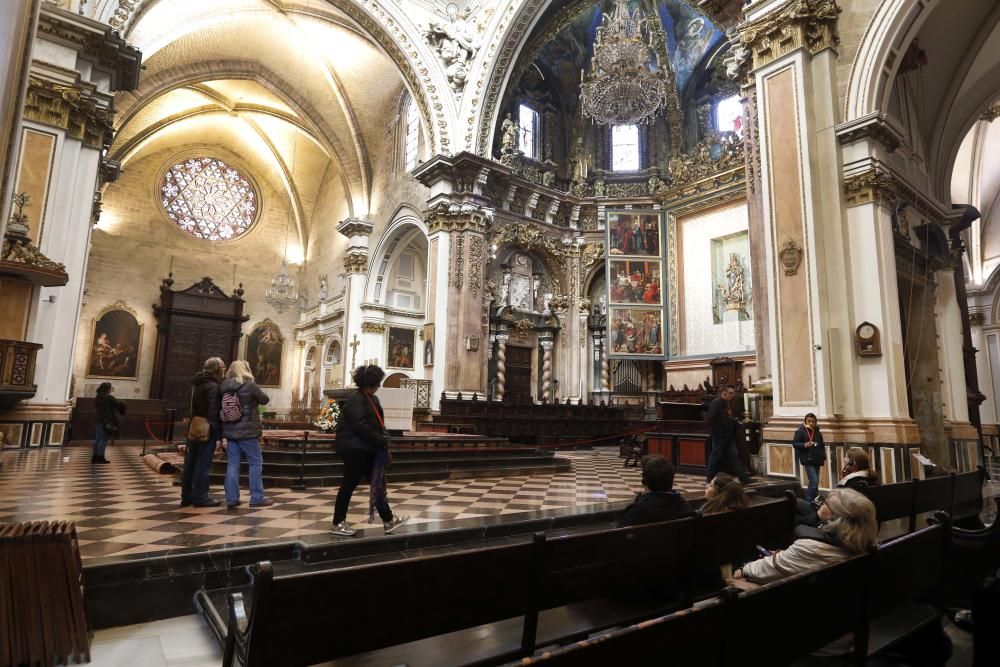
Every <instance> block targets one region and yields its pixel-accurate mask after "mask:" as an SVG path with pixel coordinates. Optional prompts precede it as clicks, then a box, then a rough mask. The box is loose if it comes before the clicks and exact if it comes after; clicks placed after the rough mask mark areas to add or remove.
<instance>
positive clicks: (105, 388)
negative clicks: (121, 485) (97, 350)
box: [90, 382, 125, 463]
mask: <svg viewBox="0 0 1000 667" xmlns="http://www.w3.org/2000/svg"><path fill="white" fill-rule="evenodd" d="M113 390H114V387H113V386H111V383H110V382H102V383H101V386H99V387H98V388H97V398H96V399H95V400H94V406H95V408H96V410H97V425H96V426H97V428H96V434H95V435H94V455H93V456H92V457H91V458H90V462H91V463H111V461H109V460H107V459H106V458H104V449H105V448H106V447H107V446H108V440H114V439H115V438H117V437H118V430H119V428H120V427H121V418H122V416H123V415H124V414H125V401H120V400H118V399H117V398H115V397H114V395H113V394H112V393H111V392H112V391H113Z"/></svg>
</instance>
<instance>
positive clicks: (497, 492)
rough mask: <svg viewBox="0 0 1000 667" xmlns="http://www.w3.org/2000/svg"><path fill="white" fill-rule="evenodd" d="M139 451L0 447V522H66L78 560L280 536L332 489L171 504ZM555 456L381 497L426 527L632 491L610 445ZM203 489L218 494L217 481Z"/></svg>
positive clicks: (327, 504)
mask: <svg viewBox="0 0 1000 667" xmlns="http://www.w3.org/2000/svg"><path fill="white" fill-rule="evenodd" d="M139 453H140V452H139V448H135V447H112V448H109V450H108V455H107V456H108V458H109V459H111V464H110V465H91V463H90V454H91V453H90V450H89V448H84V447H70V448H65V449H42V450H32V451H16V452H10V451H8V452H3V453H2V455H0V456H2V458H3V462H4V467H3V468H2V469H0V523H2V522H8V521H31V520H51V519H71V520H73V521H75V522H76V526H77V531H78V534H79V538H80V544H81V551H82V555H83V558H84V559H94V558H102V557H119V556H152V555H157V554H162V553H166V552H171V551H175V550H178V549H191V548H195V549H209V548H216V547H219V546H222V545H243V544H251V543H262V542H267V541H279V540H282V541H284V540H289V539H294V538H298V537H305V536H308V535H324V534H326V533H327V531H328V529H329V526H330V521H331V519H332V514H333V502H334V499H335V497H336V494H337V489H336V488H319V489H315V490H312V489H309V490H306V491H304V492H300V491H290V490H288V489H282V488H272V489H268V490H267V495H268V497H270V498H271V499H273V500H274V501H275V504H274V506H273V507H268V508H261V509H251V508H249V507H247V505H246V501H247V492H246V489H244V490H243V500H244V505H243V506H241V507H240V508H237V509H234V510H227V509H226V508H225V506H224V505H223V506H220V507H218V508H195V507H187V508H181V507H180V488H179V487H178V486H174V485H173V481H174V478H173V476H172V475H160V474H157V473H155V472H153V471H152V470H150V469H149V468H148V467H146V465H145V464H143V462H142V459H141V458H140V457H139ZM265 456H266V453H265ZM559 456H564V457H566V458H569V459H570V460H571V461H572V465H573V470H572V472H568V473H561V474H553V475H532V476H510V477H489V478H469V479H450V480H438V481H425V482H407V483H401V484H393V483H392V474H391V471H390V474H389V502H390V504H391V505H392V508H393V512H396V513H401V514H407V515H409V516H410V517H411V521H412V522H413V523H431V522H444V521H450V520H453V519H473V518H476V517H485V516H492V515H497V514H503V515H506V514H513V513H517V512H530V511H537V510H549V509H558V508H566V507H573V506H579V505H593V504H601V503H606V502H616V501H624V500H631V499H632V498H633V497H634V495H635V492H636V491H639V490H640V489H641V486H642V485H641V483H640V481H639V471H638V469H637V468H633V467H629V468H624V467H622V459H620V458H618V456H617V451H611V450H594V451H587V452H562V453H560V454H559ZM675 485H676V486H677V488H678V489H679V490H681V491H683V492H685V493H686V494H688V493H690V494H698V495H700V494H701V493H702V491H703V489H704V482H703V481H702V480H701V478H700V477H697V476H693V475H680V474H679V475H678V476H677V480H676V483H675ZM212 493H213V495H215V496H216V497H218V498H221V497H222V489H221V488H220V487H213V488H212ZM367 511H368V487H367V485H364V486H359V487H358V489H357V491H355V493H354V497H353V498H352V500H351V506H350V512H349V515H348V521H349V522H351V523H352V524H354V525H355V527H359V528H366V527H376V526H379V524H378V523H375V524H370V523H367ZM376 521H378V519H377V517H376ZM442 525H444V524H442Z"/></svg>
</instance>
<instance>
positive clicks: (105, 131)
mask: <svg viewBox="0 0 1000 667" xmlns="http://www.w3.org/2000/svg"><path fill="white" fill-rule="evenodd" d="M24 117H25V118H27V119H28V120H33V121H35V122H36V123H42V124H43V125H48V126H50V127H55V128H58V129H60V130H65V132H66V136H68V137H72V138H73V139H78V140H80V141H82V142H83V143H84V145H86V146H90V147H91V148H103V147H104V146H106V145H109V144H110V143H111V138H112V135H113V133H114V128H113V126H112V121H113V115H112V112H111V110H110V108H108V107H107V106H104V105H103V104H100V103H99V99H98V98H97V97H95V90H94V89H93V88H92V87H91V88H88V87H87V85H86V84H83V83H78V84H75V85H68V84H63V83H55V82H53V81H48V80H45V79H42V78H40V77H36V76H31V77H29V78H28V94H27V96H26V97H25V100H24Z"/></svg>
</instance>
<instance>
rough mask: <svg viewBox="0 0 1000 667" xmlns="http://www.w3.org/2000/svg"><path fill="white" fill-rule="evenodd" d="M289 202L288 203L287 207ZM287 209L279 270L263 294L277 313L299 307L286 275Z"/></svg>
mask: <svg viewBox="0 0 1000 667" xmlns="http://www.w3.org/2000/svg"><path fill="white" fill-rule="evenodd" d="M290 171H291V174H292V175H294V174H295V142H294V140H293V142H292V167H291V170H290ZM290 205H291V202H289V206H290ZM291 215H292V213H291V209H290V208H289V211H288V217H286V218H285V250H284V253H283V255H282V257H281V268H280V269H278V273H276V274H275V275H274V278H272V279H271V286H270V287H269V288H268V289H267V291H266V292H264V300H265V301H267V302H268V304H270V306H271V307H272V308H274V309H275V310H276V311H278V312H279V313H283V312H285V310H287V309H288V308H291V307H292V306H296V305H299V296H300V294H299V292H298V291H297V290H296V289H295V278H292V277H291V276H290V275H288V227H289V218H291Z"/></svg>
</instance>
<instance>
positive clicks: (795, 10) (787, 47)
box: [738, 0, 841, 69]
mask: <svg viewBox="0 0 1000 667" xmlns="http://www.w3.org/2000/svg"><path fill="white" fill-rule="evenodd" d="M840 12H841V9H840V7H839V6H837V3H836V2H835V0H789V2H786V3H785V4H783V5H781V6H780V7H778V8H777V9H775V10H773V11H771V12H768V13H767V14H765V15H764V16H761V17H759V18H756V19H753V20H750V21H747V22H745V23H743V24H742V25H740V26H739V27H738V30H739V36H740V42H741V43H742V44H743V46H744V47H745V48H747V49H749V50H750V53H751V54H752V55H753V68H754V69H757V68H760V67H763V66H764V65H767V64H768V63H771V62H774V61H775V60H777V59H778V58H781V57H782V56H784V55H786V54H788V53H791V52H792V51H795V50H797V49H801V48H805V49H807V50H808V51H809V52H810V53H813V54H815V53H819V52H820V51H823V50H824V49H835V48H837V45H838V44H839V43H840V37H839V35H838V34H837V18H838V16H839V15H840Z"/></svg>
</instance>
